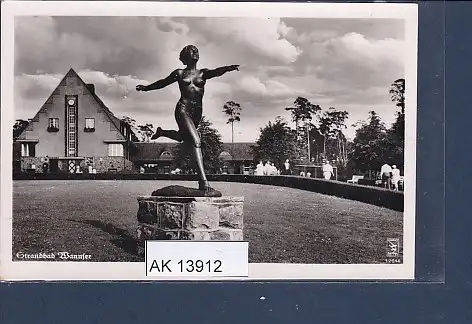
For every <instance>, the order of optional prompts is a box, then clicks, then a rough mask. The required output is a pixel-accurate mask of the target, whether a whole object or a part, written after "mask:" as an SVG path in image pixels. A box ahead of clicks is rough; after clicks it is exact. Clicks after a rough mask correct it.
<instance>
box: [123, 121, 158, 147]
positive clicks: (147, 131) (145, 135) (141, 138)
mask: <svg viewBox="0 0 472 324" xmlns="http://www.w3.org/2000/svg"><path fill="white" fill-rule="evenodd" d="M121 121H123V122H124V123H126V124H128V125H129V126H130V128H131V139H132V141H133V142H149V141H150V140H151V137H152V135H153V134H154V130H153V125H152V124H149V123H147V124H145V125H138V123H137V122H136V120H135V119H133V118H131V117H128V116H124V117H123V118H121Z"/></svg>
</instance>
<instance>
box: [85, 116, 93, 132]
mask: <svg viewBox="0 0 472 324" xmlns="http://www.w3.org/2000/svg"><path fill="white" fill-rule="evenodd" d="M94 131H95V118H85V128H84V132H94Z"/></svg>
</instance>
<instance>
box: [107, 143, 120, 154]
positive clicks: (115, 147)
mask: <svg viewBox="0 0 472 324" xmlns="http://www.w3.org/2000/svg"><path fill="white" fill-rule="evenodd" d="M123 155H124V154H123V144H108V156H123Z"/></svg>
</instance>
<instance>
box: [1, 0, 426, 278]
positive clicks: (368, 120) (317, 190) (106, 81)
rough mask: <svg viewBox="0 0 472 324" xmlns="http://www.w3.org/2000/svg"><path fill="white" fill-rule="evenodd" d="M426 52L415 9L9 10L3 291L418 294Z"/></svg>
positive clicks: (23, 5) (138, 6)
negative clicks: (8, 286) (322, 287)
mask: <svg viewBox="0 0 472 324" xmlns="http://www.w3.org/2000/svg"><path fill="white" fill-rule="evenodd" d="M417 43H418V10H417V6H416V5H415V4H386V3H363V4H355V3H350V4H341V3H329V4H328V3H316V4H315V3H266V4H263V3H239V2H238V3H206V2H202V3H195V2H192V3H179V2H169V3H165V2H161V3H149V2H139V3H138V2H136V3H133V2H131V1H129V2H100V1H96V2H85V3H82V2H56V1H54V2H48V1H40V2H26V1H22V2H8V1H7V2H2V62H1V64H2V68H1V87H2V88H1V89H2V92H1V122H2V134H1V135H2V136H1V150H2V151H1V152H2V153H1V188H2V193H1V228H0V229H1V242H0V251H1V253H0V256H1V263H0V277H1V279H2V280H175V279H178V280H187V279H188V280H311V279H313V280H357V279H359V280H362V279H366V280H369V279H375V280H377V279H387V280H401V279H414V260H415V197H416V189H415V188H416V186H415V181H416V169H415V168H416V116H417V46H418V44H417ZM240 243H245V244H240ZM179 244H180V245H179ZM155 253H157V254H158V255H159V253H163V254H162V255H164V254H165V255H166V258H167V259H166V260H167V261H166V262H164V261H165V260H158V261H156V260H157V259H152V258H153V257H151V256H154V255H155ZM156 258H157V257H156ZM172 258H175V260H174V259H172ZM171 266H173V267H174V268H172V269H173V270H172V271H171ZM156 269H157V270H156ZM152 271H154V273H155V271H158V272H159V275H160V276H152V275H150V273H151V272H152ZM163 271H164V272H165V271H168V273H167V275H161V274H162V272H163ZM171 272H172V273H171Z"/></svg>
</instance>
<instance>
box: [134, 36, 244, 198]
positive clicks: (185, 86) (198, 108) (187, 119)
mask: <svg viewBox="0 0 472 324" xmlns="http://www.w3.org/2000/svg"><path fill="white" fill-rule="evenodd" d="M198 59H199V54H198V49H197V48H196V47H195V46H194V45H188V46H185V47H184V48H183V49H182V51H181V52H180V61H182V63H183V64H184V65H186V67H185V68H184V69H177V70H175V71H173V72H172V73H171V74H170V75H169V76H168V77H166V78H165V79H162V80H158V81H156V82H154V83H152V84H150V85H147V86H144V85H138V86H136V90H137V91H150V90H156V89H162V88H164V87H167V86H168V85H170V84H172V83H174V82H178V84H179V88H180V94H181V97H180V100H179V102H177V106H176V107H175V120H176V121H177V125H178V126H179V130H178V131H176V130H165V129H162V128H161V127H158V128H157V130H156V133H155V134H154V135H153V136H152V139H157V138H159V137H161V136H164V137H168V138H170V139H173V140H175V141H178V142H184V143H185V144H189V145H191V146H192V147H193V156H194V159H195V162H196V164H197V171H198V175H199V178H200V180H199V189H200V190H203V191H204V192H205V193H206V194H207V195H211V193H212V192H213V191H214V189H212V188H211V186H210V184H209V182H208V180H207V178H206V175H205V170H204V168H203V156H202V150H201V142H200V137H199V135H198V133H197V127H198V124H199V123H200V121H201V118H202V100H203V94H204V92H205V83H206V80H209V79H211V78H215V77H219V76H221V75H223V74H225V73H226V72H229V71H235V70H237V71H239V65H230V66H223V67H219V68H216V69H214V70H210V69H197V62H198Z"/></svg>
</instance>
